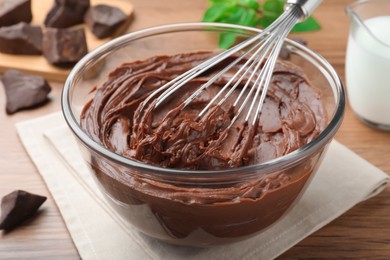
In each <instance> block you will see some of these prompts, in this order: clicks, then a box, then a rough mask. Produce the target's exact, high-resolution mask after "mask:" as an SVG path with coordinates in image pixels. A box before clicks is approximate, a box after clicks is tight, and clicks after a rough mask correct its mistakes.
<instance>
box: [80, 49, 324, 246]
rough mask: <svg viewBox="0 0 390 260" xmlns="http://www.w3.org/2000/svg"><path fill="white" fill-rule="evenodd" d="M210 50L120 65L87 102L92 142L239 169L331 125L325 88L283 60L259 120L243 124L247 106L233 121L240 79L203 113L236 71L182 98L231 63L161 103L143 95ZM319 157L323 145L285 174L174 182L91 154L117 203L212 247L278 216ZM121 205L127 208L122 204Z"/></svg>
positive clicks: (176, 238)
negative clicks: (139, 208) (145, 212)
mask: <svg viewBox="0 0 390 260" xmlns="http://www.w3.org/2000/svg"><path fill="white" fill-rule="evenodd" d="M212 55H214V53H208V52H205V53H203V52H199V53H184V54H177V55H172V56H156V57H152V58H149V59H146V60H140V61H135V62H131V63H126V64H123V65H121V66H120V67H118V68H116V69H115V70H114V71H112V72H111V73H110V74H109V76H108V78H107V80H106V81H105V82H104V83H103V84H102V85H101V86H99V87H98V88H97V90H96V93H95V97H94V98H93V100H91V101H90V102H89V103H88V104H87V105H86V106H85V108H84V111H83V113H82V116H81V126H82V128H83V129H84V130H85V131H86V132H87V133H88V134H89V135H90V137H91V138H92V139H93V140H94V141H96V142H98V143H100V144H101V145H102V146H104V147H106V148H108V149H109V150H111V151H114V152H115V153H118V154H120V155H122V156H124V157H128V158H130V159H132V160H135V161H139V162H142V163H146V164H150V165H154V166H160V167H164V168H174V169H185V170H224V169H233V168H237V169H240V167H244V166H248V165H254V164H259V163H262V162H266V161H269V160H272V159H274V158H278V157H281V156H283V155H286V154H288V153H290V152H292V151H294V150H296V149H298V148H299V147H301V146H303V145H305V144H307V143H309V142H310V141H311V140H313V138H315V137H316V136H318V135H319V133H320V132H321V131H322V130H323V129H324V128H325V126H326V123H327V118H326V112H325V109H324V107H323V103H322V100H321V95H320V93H319V91H318V90H316V89H314V88H313V87H312V86H311V85H310V84H309V82H308V79H307V77H306V76H305V74H304V72H303V71H302V69H301V68H299V67H297V66H296V65H294V64H292V63H290V62H287V61H283V62H282V61H278V62H277V64H276V68H275V70H274V73H273V76H272V80H271V84H270V87H269V90H268V92H267V97H266V99H265V102H264V105H263V107H262V110H261V113H260V115H259V117H258V120H257V121H256V123H255V124H254V125H253V124H252V123H251V122H252V120H249V122H245V116H246V114H247V111H245V109H244V111H243V112H242V114H241V116H240V117H239V118H238V120H237V121H235V122H234V123H233V125H232V126H231V127H230V128H227V127H228V126H229V125H230V123H231V120H232V118H233V117H234V115H235V114H236V112H237V109H238V106H237V107H233V106H232V104H233V102H234V101H235V100H236V99H237V97H238V95H239V93H240V91H241V89H242V86H240V87H239V88H237V89H236V90H235V91H234V92H233V94H232V96H231V99H228V100H227V101H226V102H224V103H223V105H222V106H212V107H210V109H208V110H207V113H206V114H205V115H203V116H201V117H198V115H199V112H200V111H201V110H202V109H203V108H204V107H205V106H206V105H207V104H208V103H209V102H210V100H211V99H212V98H213V97H214V96H215V95H216V94H217V93H218V92H219V91H220V90H221V88H222V87H223V86H224V84H226V82H228V81H229V79H230V77H231V75H232V73H233V72H229V73H226V74H224V75H223V76H222V77H220V78H219V79H218V80H217V81H216V82H215V83H213V84H212V85H211V86H210V87H208V88H207V89H206V90H204V91H203V92H202V93H201V94H200V95H199V96H198V97H197V98H196V99H195V100H193V101H192V102H191V103H190V104H189V105H188V106H185V107H184V106H183V105H182V104H183V101H184V100H185V99H186V98H187V97H189V96H190V95H191V94H192V93H193V92H194V91H196V89H197V88H199V87H200V86H201V85H202V84H204V83H206V82H207V81H208V80H209V79H210V78H211V77H212V75H214V74H215V73H216V72H218V71H219V70H220V69H221V68H222V67H223V66H224V65H226V64H229V63H231V62H232V60H227V61H226V63H225V64H221V66H219V67H218V68H216V69H215V70H211V71H207V72H206V73H204V74H202V75H200V76H199V77H197V78H195V79H193V80H191V81H190V82H189V83H188V84H186V85H185V86H184V87H183V88H181V89H180V90H179V91H177V92H174V93H173V94H172V95H170V97H169V99H168V100H166V101H165V102H163V103H162V104H160V105H159V106H158V107H157V108H156V107H155V106H154V105H155V104H154V101H153V100H151V101H148V102H143V101H145V99H146V98H147V97H148V96H149V95H150V94H151V93H152V92H153V91H154V90H156V89H158V88H159V87H161V86H162V85H164V84H165V83H167V82H169V81H170V80H172V79H174V78H175V77H177V76H178V75H180V74H182V73H184V72H186V71H187V70H189V69H190V68H192V67H193V66H195V65H196V64H198V63H200V62H201V61H204V60H206V59H208V58H210V57H211V56H212ZM243 62H245V61H243ZM241 64H242V63H240V64H237V65H236V66H235V68H233V71H237V70H238V68H239V66H240V65H241ZM242 85H243V84H242ZM245 96H246V95H245ZM239 104H240V103H239ZM248 106H249V105H247V106H246V107H248ZM251 116H252V117H250V119H251V118H253V113H252V114H251ZM320 155H321V151H319V153H318V154H316V155H315V156H313V157H311V158H307V159H305V160H303V161H302V162H301V163H299V164H297V165H296V166H294V167H291V168H290V169H289V170H288V171H287V170H286V171H278V169H276V170H275V171H274V172H272V173H267V174H256V173H254V174H251V175H250V176H251V177H250V178H249V177H248V176H249V175H247V173H244V172H243V176H242V177H240V176H239V174H238V175H236V176H235V177H234V178H233V179H234V181H232V179H229V178H230V177H226V178H227V179H226V180H225V181H223V180H221V179H218V178H216V179H218V180H217V181H215V180H214V181H213V180H212V179H210V180H207V176H206V177H205V176H204V175H199V179H197V178H196V177H195V178H193V177H191V178H189V179H188V180H190V181H182V179H183V178H180V177H178V178H180V181H173V180H172V178H176V177H170V176H166V178H164V176H162V175H160V174H156V176H153V173H152V172H150V171H145V173H142V172H141V173H140V172H139V169H137V170H131V169H129V168H126V167H123V166H119V165H116V164H115V163H113V162H111V161H109V160H106V159H105V158H103V157H101V156H98V155H96V156H95V157H94V158H92V166H93V168H94V170H95V173H96V177H97V179H98V181H99V183H100V184H101V185H102V186H103V187H104V189H105V190H106V192H107V193H108V194H109V195H110V196H109V197H110V198H111V199H112V200H113V201H115V203H113V204H114V207H117V208H119V212H121V213H122V215H124V216H125V218H127V219H130V221H131V222H132V223H133V224H134V225H135V226H136V227H138V228H139V229H140V230H141V231H143V232H145V233H146V234H149V235H151V236H153V237H157V238H160V239H163V240H166V241H169V242H173V243H179V244H180V243H182V244H192V245H199V244H202V245H208V244H217V243H221V242H222V243H223V242H225V241H230V239H233V240H234V239H235V238H239V237H242V236H247V235H250V234H252V233H255V232H257V231H259V230H261V229H263V228H265V227H267V226H269V225H270V224H272V223H273V222H275V221H276V220H277V219H278V218H280V216H281V215H282V214H283V213H284V212H285V211H286V210H287V209H288V208H289V206H290V205H291V204H292V203H293V201H294V200H295V199H296V198H297V196H298V195H299V194H300V192H301V190H302V189H303V187H304V186H305V184H306V182H307V180H308V179H309V177H310V175H311V173H312V172H313V170H314V168H315V165H316V161H317V160H318V159H319V157H320ZM243 169H244V168H243ZM238 172H239V171H238ZM186 176H187V175H186ZM201 176H203V177H201ZM185 178H186V177H184V179H185ZM228 179H229V180H228ZM200 180H206V181H205V183H202V182H201V181H200ZM118 201H119V202H120V203H117V202H118ZM122 203H124V204H126V207H123V206H120V205H122ZM132 205H133V206H135V205H138V206H139V205H144V206H145V207H146V208H147V209H148V211H150V212H149V213H150V214H151V215H153V216H154V217H153V219H154V220H153V221H152V220H151V221H152V222H155V223H158V224H159V225H160V228H152V227H153V224H151V223H149V222H148V221H147V220H146V219H148V218H142V217H140V216H139V215H137V214H136V213H134V212H133V211H134V209H132V208H131V206H132ZM149 213H148V214H149ZM141 215H142V214H141ZM161 227H162V228H161ZM200 234H201V235H200ZM216 238H218V239H216ZM183 241H184V242H183Z"/></svg>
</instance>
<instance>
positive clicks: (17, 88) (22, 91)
mask: <svg viewBox="0 0 390 260" xmlns="http://www.w3.org/2000/svg"><path fill="white" fill-rule="evenodd" d="M1 81H2V82H3V85H4V90H5V95H6V99H7V100H6V112H7V114H13V113H15V112H17V111H19V110H21V109H25V108H33V107H37V106H39V105H42V104H44V103H46V102H47V100H48V99H47V95H48V94H49V92H50V91H51V87H50V85H49V84H48V82H47V81H46V80H45V79H44V78H43V77H41V76H34V75H28V74H25V73H22V72H20V71H17V70H7V71H6V72H5V73H4V75H3V76H2V77H1Z"/></svg>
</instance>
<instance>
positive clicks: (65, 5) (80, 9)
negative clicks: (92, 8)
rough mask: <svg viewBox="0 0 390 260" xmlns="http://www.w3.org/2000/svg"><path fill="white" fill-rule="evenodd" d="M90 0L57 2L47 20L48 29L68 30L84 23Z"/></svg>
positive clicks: (56, 0) (57, 0) (63, 0)
mask: <svg viewBox="0 0 390 260" xmlns="http://www.w3.org/2000/svg"><path fill="white" fill-rule="evenodd" d="M89 5H90V3H89V0H55V2H54V5H53V7H52V8H51V9H50V11H49V13H48V14H47V16H46V18H45V25H46V27H53V28H67V27H70V26H73V25H76V24H80V23H83V22H84V15H85V13H86V12H87V10H88V8H89Z"/></svg>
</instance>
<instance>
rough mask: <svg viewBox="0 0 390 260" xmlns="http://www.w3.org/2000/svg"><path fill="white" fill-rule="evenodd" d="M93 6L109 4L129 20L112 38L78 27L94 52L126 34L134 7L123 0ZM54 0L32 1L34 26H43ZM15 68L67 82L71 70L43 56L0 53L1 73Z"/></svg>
mask: <svg viewBox="0 0 390 260" xmlns="http://www.w3.org/2000/svg"><path fill="white" fill-rule="evenodd" d="M90 1H91V5H98V4H108V5H111V6H115V7H117V8H119V9H121V10H122V11H123V12H124V13H125V14H126V15H127V17H128V18H127V20H126V21H125V22H124V23H123V24H122V25H121V26H120V28H118V29H117V30H116V32H115V33H114V35H113V36H112V37H108V38H104V39H98V38H97V37H95V36H94V35H93V34H92V32H91V31H90V30H89V29H88V28H87V26H86V25H85V24H82V25H78V27H83V28H85V37H86V40H87V46H88V50H93V49H95V48H96V47H98V46H99V45H102V44H103V43H105V42H107V41H109V40H111V39H112V38H113V37H115V36H118V35H120V34H122V33H124V32H126V30H127V28H128V26H129V24H130V22H131V20H132V14H133V11H134V7H133V5H132V4H131V3H130V2H129V1H123V0H90ZM53 3H54V0H32V1H31V9H32V13H33V21H32V22H31V23H32V24H33V25H37V26H38V25H39V26H43V24H44V21H45V18H46V15H47V13H48V12H49V10H50V9H51V7H52V5H53ZM9 68H13V69H18V70H22V71H25V72H28V73H33V74H37V75H41V76H44V77H45V78H46V79H48V80H65V79H66V77H67V76H68V74H69V71H70V69H67V68H60V67H57V66H53V65H51V64H50V63H48V62H47V61H46V59H45V58H44V57H43V55H12V54H5V53H0V72H4V71H5V70H7V69H9Z"/></svg>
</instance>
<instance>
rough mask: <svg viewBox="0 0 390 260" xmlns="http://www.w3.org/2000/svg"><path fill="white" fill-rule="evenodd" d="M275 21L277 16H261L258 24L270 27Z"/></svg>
mask: <svg viewBox="0 0 390 260" xmlns="http://www.w3.org/2000/svg"><path fill="white" fill-rule="evenodd" d="M273 21H275V18H271V17H265V16H263V17H261V18H260V19H259V20H258V21H257V24H258V25H260V27H262V28H266V27H268V26H269V25H270V24H271V23H272V22H273Z"/></svg>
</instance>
